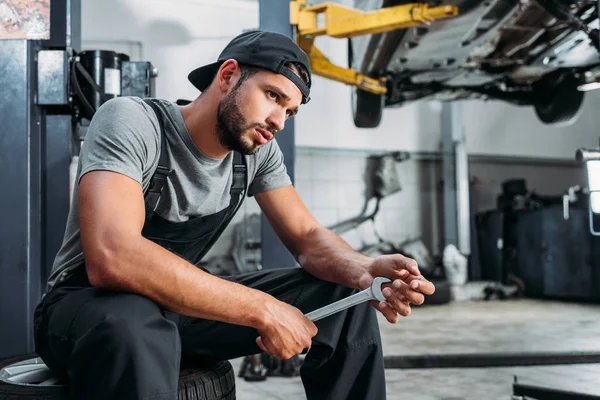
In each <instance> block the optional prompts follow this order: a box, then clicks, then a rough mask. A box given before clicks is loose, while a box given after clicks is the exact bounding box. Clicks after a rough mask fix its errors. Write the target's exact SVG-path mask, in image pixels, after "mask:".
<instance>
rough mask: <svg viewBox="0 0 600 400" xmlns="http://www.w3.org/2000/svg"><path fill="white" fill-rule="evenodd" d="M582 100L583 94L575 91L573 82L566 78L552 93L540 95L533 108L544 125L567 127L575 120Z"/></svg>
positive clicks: (575, 85)
mask: <svg viewBox="0 0 600 400" xmlns="http://www.w3.org/2000/svg"><path fill="white" fill-rule="evenodd" d="M583 99H584V92H581V91H579V90H577V83H576V82H575V80H574V79H573V78H570V77H566V78H564V79H563V80H562V81H561V82H560V83H559V84H558V85H557V86H556V87H555V88H554V90H552V92H550V93H547V94H545V95H543V96H542V95H540V100H538V102H537V103H535V104H534V106H533V107H534V109H535V113H536V115H537V117H538V119H539V120H540V121H541V122H543V123H544V124H549V125H560V126H568V125H571V124H572V123H573V122H575V121H576V120H577V117H578V116H579V112H580V111H581V105H582V104H583Z"/></svg>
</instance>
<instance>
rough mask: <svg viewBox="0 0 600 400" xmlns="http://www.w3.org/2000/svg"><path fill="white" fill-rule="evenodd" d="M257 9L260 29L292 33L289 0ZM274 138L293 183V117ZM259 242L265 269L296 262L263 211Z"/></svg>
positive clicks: (266, 1)
mask: <svg viewBox="0 0 600 400" xmlns="http://www.w3.org/2000/svg"><path fill="white" fill-rule="evenodd" d="M259 13H260V14H259V21H260V29H261V30H264V31H270V32H278V33H281V34H284V35H287V36H289V37H292V35H293V29H292V25H290V4H289V1H282V0H259ZM276 140H277V143H278V144H279V147H280V148H281V151H282V152H283V156H284V158H285V166H286V168H287V171H288V174H289V175H290V178H291V179H292V183H293V182H294V162H295V156H296V143H295V137H294V120H293V118H292V119H291V120H289V121H287V122H286V124H285V129H284V130H283V131H281V132H279V133H278V134H277V139H276ZM261 243H262V267H263V268H264V269H275V268H290V267H294V266H296V265H297V264H296V260H295V259H294V257H293V256H292V254H291V253H290V252H289V251H288V250H287V248H286V247H285V245H284V244H283V242H282V241H281V240H280V239H279V237H278V236H277V234H276V233H275V231H274V230H273V228H272V227H271V225H270V224H269V221H267V219H266V217H265V215H264V214H261Z"/></svg>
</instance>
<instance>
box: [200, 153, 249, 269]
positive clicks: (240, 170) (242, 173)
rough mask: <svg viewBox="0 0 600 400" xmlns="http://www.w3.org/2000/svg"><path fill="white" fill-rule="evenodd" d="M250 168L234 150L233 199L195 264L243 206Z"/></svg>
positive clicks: (231, 190) (243, 158)
mask: <svg viewBox="0 0 600 400" xmlns="http://www.w3.org/2000/svg"><path fill="white" fill-rule="evenodd" d="M247 172H248V168H247V167H246V158H245V157H244V156H242V155H241V154H240V153H238V152H237V151H234V152H233V180H232V182H231V188H230V190H229V193H230V194H231V201H230V203H229V207H228V208H227V210H228V211H227V213H226V214H225V215H224V217H223V219H222V220H221V221H220V222H219V225H217V227H215V230H214V232H213V235H212V236H211V238H210V239H209V240H208V242H207V243H206V245H205V246H204V248H203V249H202V250H201V251H200V252H199V253H198V255H197V257H196V259H195V260H194V264H196V265H198V263H200V261H201V260H202V258H203V257H204V255H205V254H206V253H208V251H209V250H210V249H211V248H212V247H213V246H214V244H215V242H216V241H217V240H218V239H219V237H220V236H221V234H222V233H223V231H224V230H225V228H227V226H228V225H229V223H230V222H231V220H232V219H233V216H234V215H235V214H236V213H237V212H238V210H239V209H240V207H241V206H242V203H243V202H244V201H243V200H244V199H243V197H242V196H243V194H244V193H245V192H246V187H247V186H248V173H247Z"/></svg>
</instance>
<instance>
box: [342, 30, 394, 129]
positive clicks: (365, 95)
mask: <svg viewBox="0 0 600 400" xmlns="http://www.w3.org/2000/svg"><path fill="white" fill-rule="evenodd" d="M354 64H355V63H354V50H353V47H352V39H348V68H355V65H354ZM351 90H352V91H351V93H350V97H351V101H352V117H353V119H354V125H355V126H356V127H357V128H376V127H377V126H379V123H380V122H381V116H382V114H383V107H384V103H385V96H384V95H379V94H374V93H371V92H367V91H365V90H362V89H359V88H357V87H356V86H352V89H351Z"/></svg>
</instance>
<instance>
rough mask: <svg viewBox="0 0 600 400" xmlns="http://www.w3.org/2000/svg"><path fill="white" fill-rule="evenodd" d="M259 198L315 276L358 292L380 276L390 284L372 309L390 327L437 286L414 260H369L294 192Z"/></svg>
mask: <svg viewBox="0 0 600 400" xmlns="http://www.w3.org/2000/svg"><path fill="white" fill-rule="evenodd" d="M255 197H256V200H257V201H258V203H259V205H260V207H261V209H262V210H263V212H264V213H265V215H266V216H267V219H268V220H269V223H270V224H271V225H272V226H273V229H274V230H275V232H276V233H277V235H278V236H279V237H280V238H281V240H282V241H283V242H284V244H285V245H286V247H287V248H288V249H289V250H290V251H291V252H292V254H293V255H294V257H295V258H296V260H298V262H299V263H300V265H301V266H302V268H304V269H305V270H306V271H307V272H309V273H310V274H311V275H314V276H316V277H318V278H320V279H323V280H326V281H330V282H335V283H339V284H342V285H345V286H348V287H352V288H356V289H365V288H367V287H368V286H369V285H370V284H371V282H372V281H373V279H374V278H375V277H376V276H383V277H387V278H389V279H391V280H392V281H393V285H392V287H391V288H390V291H389V292H388V291H386V290H384V295H385V294H386V293H389V295H386V299H387V303H386V302H381V303H379V304H375V303H373V305H374V306H375V307H376V308H377V309H378V310H379V311H381V312H383V313H384V315H385V316H386V318H387V319H388V320H389V321H390V322H395V321H397V314H396V313H400V314H402V315H408V314H409V313H410V307H409V303H414V304H422V303H423V301H424V297H423V294H432V293H433V292H434V290H435V288H434V287H433V284H431V282H428V281H427V280H425V279H424V278H423V276H422V275H421V274H420V272H419V269H418V267H417V264H416V262H415V261H414V260H412V259H410V258H406V257H404V256H402V255H400V254H392V255H385V256H380V257H377V258H372V257H368V256H366V255H364V254H361V253H359V252H357V251H355V250H354V249H352V248H351V247H350V246H349V245H348V244H347V243H346V242H345V241H344V240H343V239H342V238H340V237H339V236H338V235H336V234H335V233H333V232H331V231H330V230H328V229H326V228H325V227H323V226H321V225H320V224H319V223H318V222H317V221H316V220H315V219H314V217H313V216H312V215H311V214H310V212H309V211H308V210H307V208H306V206H305V205H304V203H303V202H302V200H301V199H300V197H299V196H298V194H297V193H296V190H295V189H294V187H293V186H286V187H282V188H279V189H275V190H271V191H267V192H263V193H258V194H256V196H255ZM415 281H417V282H415ZM392 288H393V289H394V290H393V291H392Z"/></svg>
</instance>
